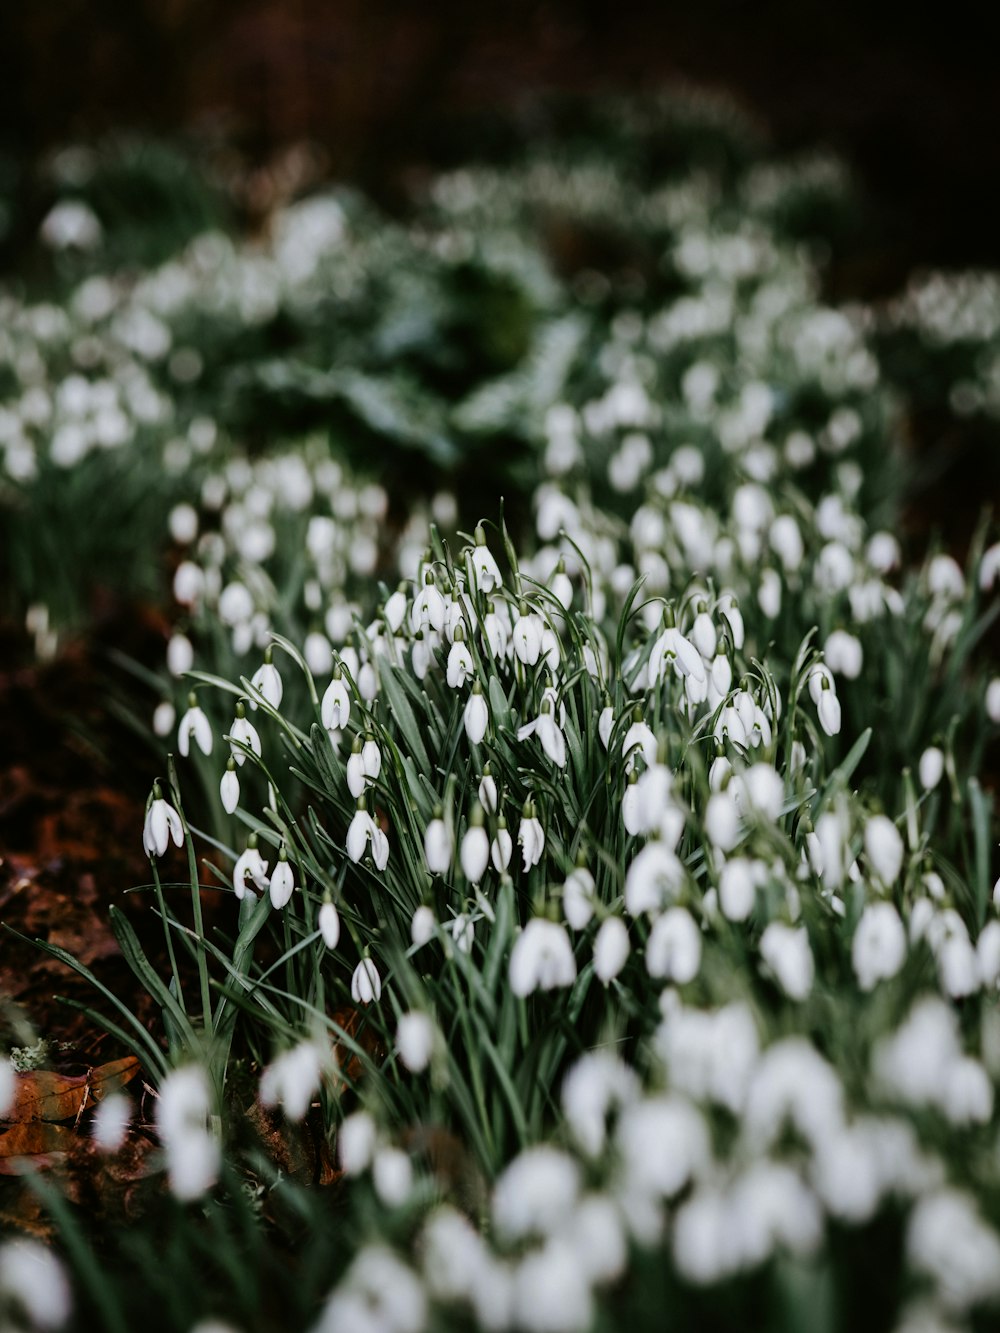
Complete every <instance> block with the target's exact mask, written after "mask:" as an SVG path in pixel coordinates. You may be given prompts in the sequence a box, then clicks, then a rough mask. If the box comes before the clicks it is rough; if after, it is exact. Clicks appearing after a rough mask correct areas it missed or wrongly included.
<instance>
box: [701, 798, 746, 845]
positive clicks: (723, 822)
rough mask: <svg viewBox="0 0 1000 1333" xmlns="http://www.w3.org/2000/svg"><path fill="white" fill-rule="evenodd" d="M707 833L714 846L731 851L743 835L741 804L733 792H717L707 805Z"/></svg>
mask: <svg viewBox="0 0 1000 1333" xmlns="http://www.w3.org/2000/svg"><path fill="white" fill-rule="evenodd" d="M705 833H706V835H707V836H708V840H709V842H710V843H711V844H712V846H713V847H716V848H718V850H719V851H720V852H730V851H732V849H733V848H734V847H735V846H736V844H737V843H738V842H739V840H740V838H741V837H742V836H743V830H742V824H741V821H740V811H739V806H738V805H737V804H736V798H735V795H734V793H733V792H731V791H730V790H729V788H728V787H727V788H726V790H725V791H719V792H716V793H715V795H714V796H710V797H709V798H708V804H707V805H706V807H705Z"/></svg>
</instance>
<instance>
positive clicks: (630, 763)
mask: <svg viewBox="0 0 1000 1333" xmlns="http://www.w3.org/2000/svg"><path fill="white" fill-rule="evenodd" d="M622 757H623V758H624V760H625V771H626V772H627V773H630V772H631V771H632V769H633V768H635V761H636V759H637V758H639V757H641V758H642V760H643V763H644V764H645V766H646V768H652V766H653V765H654V764H655V763H656V737H655V736H654V735H653V733H652V731H650V729H649V727H648V726H647V725H646V723H645V722H644V721H643V720H642V709H641V708H639V707H636V709H635V710H634V711H633V714H632V725H631V726H630V727H629V729H628V731H626V733H625V739H624V740H623V741H622Z"/></svg>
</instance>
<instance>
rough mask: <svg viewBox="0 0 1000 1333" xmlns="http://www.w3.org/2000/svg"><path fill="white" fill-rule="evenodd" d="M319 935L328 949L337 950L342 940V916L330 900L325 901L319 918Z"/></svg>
mask: <svg viewBox="0 0 1000 1333" xmlns="http://www.w3.org/2000/svg"><path fill="white" fill-rule="evenodd" d="M317 925H318V926H319V933H320V935H321V936H322V937H323V943H324V944H325V945H326V947H327V948H328V949H336V947H337V944H338V942H339V940H340V915H339V914H338V912H337V909H336V907H335V906H334V905H333V903H332V902H331V901H330V899H329V898H327V899H324V901H323V903H322V905H321V907H320V909H319V916H318V918H317Z"/></svg>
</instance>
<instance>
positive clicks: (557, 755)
mask: <svg viewBox="0 0 1000 1333" xmlns="http://www.w3.org/2000/svg"><path fill="white" fill-rule="evenodd" d="M535 734H537V736H538V739H539V741H540V742H541V745H542V749H543V750H544V751H545V753H546V754H547V755H548V757H549V758H550V759H551V760H552V762H553V763H554V764H555V765H557V767H559V768H565V767H566V737H565V736H564V735H563V732H562V729H561V728H560V726H559V724H558V722H557V721H556V720H555V717H554V716H553V714H552V707H551V704H550V702H549V700H548V699H546V700H545V701H544V703H543V704H542V711H541V713H540V714H539V715H538V717H537V718H535V720H534V721H533V722H526V723H525V724H524V726H523V727H519V728H518V731H517V739H518V740H519V741H523V740H527V738H528V737H529V736H532V735H535Z"/></svg>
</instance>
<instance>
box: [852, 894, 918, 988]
mask: <svg viewBox="0 0 1000 1333" xmlns="http://www.w3.org/2000/svg"><path fill="white" fill-rule="evenodd" d="M905 961H906V930H905V929H904V927H903V923H902V921H901V920H900V916H899V913H898V912H897V911H896V909H895V907H893V905H892V903H869V905H868V906H867V907H866V908H865V910H864V911H863V912H862V913H861V919H860V921H859V922H858V925H857V929H856V930H855V932H854V940H853V942H852V944H851V962H852V963H853V965H854V974H855V976H856V977H857V979H858V985H859V986H860V987H861V989H862V990H865V991H869V990H872V989H873V988H874V987H875V986H876V984H877V983H878V982H879V981H884V980H887V979H888V978H890V977H894V976H895V975H896V973H897V972H898V971H899V969H900V968H901V967H902V966H903V963H904V962H905Z"/></svg>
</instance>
